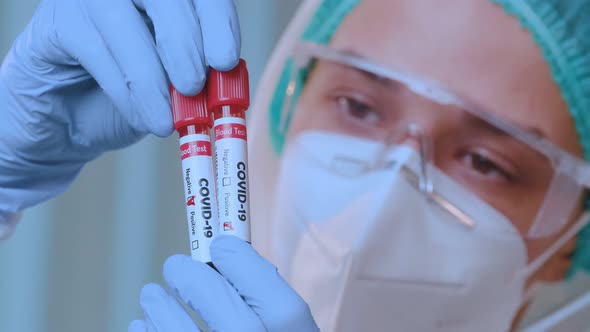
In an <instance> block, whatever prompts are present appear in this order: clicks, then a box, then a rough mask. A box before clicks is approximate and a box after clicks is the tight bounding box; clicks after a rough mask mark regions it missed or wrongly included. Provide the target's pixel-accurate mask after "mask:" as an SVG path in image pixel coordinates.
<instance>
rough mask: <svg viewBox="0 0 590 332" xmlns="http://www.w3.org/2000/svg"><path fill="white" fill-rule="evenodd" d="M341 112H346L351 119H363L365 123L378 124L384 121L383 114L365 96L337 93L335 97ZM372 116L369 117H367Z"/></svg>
mask: <svg viewBox="0 0 590 332" xmlns="http://www.w3.org/2000/svg"><path fill="white" fill-rule="evenodd" d="M333 100H334V103H335V104H336V107H337V109H338V111H339V112H340V113H344V116H346V117H347V118H348V119H349V120H350V119H354V120H355V121H359V120H360V121H362V122H363V124H364V125H372V126H377V125H379V124H380V123H382V121H383V116H382V114H381V113H380V112H378V111H377V110H376V108H375V107H374V106H372V105H371V104H370V103H369V102H367V101H365V98H362V97H359V96H350V95H337V96H335V97H334V98H333ZM369 116H371V118H369V119H367V117H369Z"/></svg>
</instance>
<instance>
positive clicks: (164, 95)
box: [0, 0, 240, 236]
mask: <svg viewBox="0 0 590 332" xmlns="http://www.w3.org/2000/svg"><path fill="white" fill-rule="evenodd" d="M153 36H155V38H154V37H153ZM239 53H240V29H239V24H238V19H237V15H236V9H235V6H234V3H233V1H232V0H215V1H211V0H176V1H161V0H44V1H43V2H42V3H41V5H40V6H39V8H38V9H37V12H36V13H35V15H34V17H33V19H32V20H31V22H30V23H29V25H28V26H27V27H26V29H25V31H24V32H23V33H22V34H21V35H20V36H19V37H18V39H17V40H16V41H15V43H14V45H13V46H12V49H11V50H10V51H9V53H8V55H7V57H6V58H5V60H4V62H3V63H2V67H1V68H0V119H1V121H0V222H1V220H2V219H5V220H7V219H9V218H10V215H11V214H14V213H15V212H17V211H20V210H22V209H23V208H25V207H28V206H31V205H33V204H35V203H38V202H40V201H42V200H45V199H47V198H50V197H52V196H55V195H56V194H58V193H60V192H61V191H63V190H65V188H67V186H68V185H69V183H70V182H71V181H72V180H73V179H74V177H75V176H76V175H77V173H78V172H79V171H80V169H81V168H82V166H83V165H84V164H85V163H86V162H88V161H90V160H92V159H94V158H96V157H98V156H99V155H100V154H101V153H103V152H105V151H107V150H112V149H117V148H121V147H125V146H128V145H130V144H132V143H134V142H136V141H138V140H139V139H140V138H142V137H143V136H144V135H146V134H148V133H153V134H156V135H158V136H167V135H170V134H171V133H172V131H173V126H172V117H171V113H170V104H169V93H168V86H169V80H170V81H171V82H172V83H173V84H174V85H175V86H176V87H177V89H178V90H179V91H180V92H182V93H184V94H187V95H194V94H196V93H197V92H199V91H200V90H201V88H202V86H203V85H204V81H205V78H206V68H207V65H210V66H212V67H213V68H215V69H218V70H229V69H231V68H233V67H234V66H235V65H236V64H237V63H238V60H239ZM0 236H1V235H0Z"/></svg>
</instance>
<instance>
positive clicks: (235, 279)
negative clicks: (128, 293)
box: [129, 235, 319, 332]
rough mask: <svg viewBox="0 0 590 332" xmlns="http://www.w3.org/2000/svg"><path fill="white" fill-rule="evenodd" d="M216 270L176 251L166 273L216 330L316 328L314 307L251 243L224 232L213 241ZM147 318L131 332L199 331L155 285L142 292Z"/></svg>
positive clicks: (272, 331)
mask: <svg viewBox="0 0 590 332" xmlns="http://www.w3.org/2000/svg"><path fill="white" fill-rule="evenodd" d="M211 259H212V261H213V264H214V265H215V267H216V268H217V269H218V270H219V273H217V272H216V271H215V270H213V269H212V268H210V267H209V266H207V265H206V264H203V263H200V262H195V261H193V260H192V259H191V258H190V257H188V256H184V255H177V256H172V257H170V258H168V260H167V261H166V263H165V264H164V278H165V279H166V282H167V283H168V286H169V288H170V289H172V290H173V291H174V292H175V293H176V295H177V296H178V297H179V298H180V299H182V301H184V302H185V303H186V304H187V305H188V307H189V308H191V309H192V310H194V311H195V312H196V313H197V314H198V315H199V316H200V317H201V318H202V319H203V321H204V322H205V323H206V324H207V327H208V329H209V330H211V331H220V332H230V331H240V332H241V331H248V332H263V331H270V332H290V331H294V332H295V331H296V332H312V331H313V332H317V331H319V329H318V327H317V326H316V324H315V322H314V320H313V318H312V316H311V312H310V310H309V307H308V306H307V304H306V303H305V302H304V301H303V299H302V298H301V297H300V296H299V295H298V294H297V293H296V292H295V291H294V290H293V289H292V288H291V287H290V286H289V284H287V282H286V281H285V280H284V279H283V278H282V277H281V276H280V275H279V273H278V272H277V269H276V268H275V267H274V266H273V265H272V264H271V263H269V262H268V261H267V260H265V259H264V258H262V257H261V256H260V255H259V254H258V253H257V252H256V251H255V250H254V249H253V248H252V246H250V245H249V244H248V243H246V242H244V241H242V240H240V239H238V238H237V237H234V236H229V235H224V236H220V237H218V238H216V239H215V240H214V241H213V243H212V244H211ZM140 302H141V307H142V308H143V311H144V314H145V321H134V322H132V323H131V324H130V325H129V332H146V331H150V332H151V331H157V332H184V331H195V332H196V331H199V329H198V327H197V325H196V324H195V323H194V322H193V321H192V320H191V318H190V317H189V315H188V314H187V312H186V311H185V310H184V309H183V308H182V307H181V306H180V304H179V303H178V302H176V300H175V299H174V297H173V296H172V295H170V294H168V293H167V292H166V291H165V290H164V289H162V288H161V287H160V286H158V285H156V284H148V285H146V286H145V287H144V288H143V290H142V291H141V299H140Z"/></svg>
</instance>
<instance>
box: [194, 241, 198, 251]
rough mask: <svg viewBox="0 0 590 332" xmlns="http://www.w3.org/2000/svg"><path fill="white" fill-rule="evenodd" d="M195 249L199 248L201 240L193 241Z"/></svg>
mask: <svg viewBox="0 0 590 332" xmlns="http://www.w3.org/2000/svg"><path fill="white" fill-rule="evenodd" d="M195 249H199V240H194V241H193V250H195Z"/></svg>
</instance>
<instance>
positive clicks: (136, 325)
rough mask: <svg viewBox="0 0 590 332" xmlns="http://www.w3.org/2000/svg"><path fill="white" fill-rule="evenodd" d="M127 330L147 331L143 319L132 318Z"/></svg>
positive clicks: (129, 331)
mask: <svg viewBox="0 0 590 332" xmlns="http://www.w3.org/2000/svg"><path fill="white" fill-rule="evenodd" d="M127 332H148V329H147V325H146V323H145V322H144V321H142V320H134V321H132V322H131V323H130V324H129V327H128V328H127Z"/></svg>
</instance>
